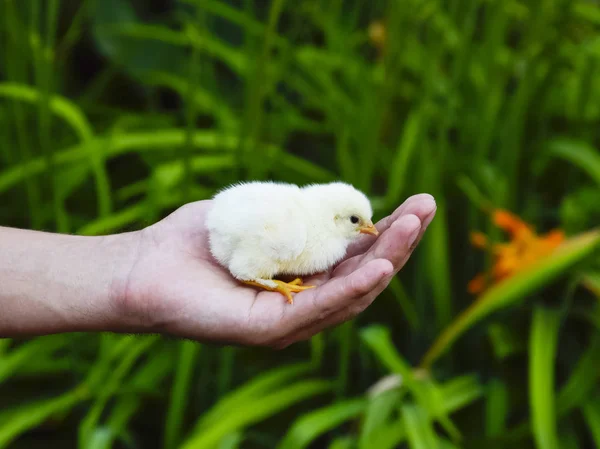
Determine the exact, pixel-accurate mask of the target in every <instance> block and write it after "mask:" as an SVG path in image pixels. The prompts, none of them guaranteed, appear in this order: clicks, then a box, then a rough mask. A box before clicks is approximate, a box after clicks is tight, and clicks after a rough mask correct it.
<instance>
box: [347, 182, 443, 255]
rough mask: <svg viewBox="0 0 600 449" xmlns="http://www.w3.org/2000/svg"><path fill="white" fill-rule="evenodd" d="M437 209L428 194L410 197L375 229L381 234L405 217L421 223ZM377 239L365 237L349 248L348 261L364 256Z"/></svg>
mask: <svg viewBox="0 0 600 449" xmlns="http://www.w3.org/2000/svg"><path fill="white" fill-rule="evenodd" d="M434 208H435V199H434V198H433V196H431V195H429V194H428V193H419V194H417V195H413V196H411V197H409V198H408V199H407V200H406V201H404V203H402V204H401V205H400V206H398V207H397V208H396V210H395V211H394V212H393V213H392V214H391V215H388V216H387V217H385V218H382V219H381V220H379V221H378V222H377V224H376V225H375V227H376V228H377V230H378V231H379V233H380V234H382V233H383V232H385V231H386V230H388V229H389V227H390V226H391V225H392V224H393V223H394V222H395V221H396V220H397V219H398V218H400V217H402V216H404V215H416V216H417V218H418V219H419V220H421V222H424V221H425V219H426V218H427V217H428V216H429V215H430V214H431V212H432V210H433V209H434ZM376 240H377V239H374V238H373V237H372V236H363V237H361V238H360V239H359V240H358V241H357V242H356V243H353V244H352V245H350V246H349V247H348V251H347V253H346V259H349V258H350V257H354V256H356V255H358V254H363V253H364V252H366V251H368V250H369V248H371V246H373V244H374V243H375V241H376Z"/></svg>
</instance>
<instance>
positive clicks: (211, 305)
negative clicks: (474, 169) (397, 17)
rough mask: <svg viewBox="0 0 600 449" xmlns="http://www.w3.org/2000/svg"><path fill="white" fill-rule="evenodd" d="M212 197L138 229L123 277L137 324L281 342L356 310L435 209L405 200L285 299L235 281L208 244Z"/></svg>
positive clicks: (204, 337) (196, 335) (405, 254)
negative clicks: (133, 257)
mask: <svg viewBox="0 0 600 449" xmlns="http://www.w3.org/2000/svg"><path fill="white" fill-rule="evenodd" d="M210 206H211V201H199V202H195V203H189V204H187V205H185V206H183V207H181V208H179V209H178V210H176V211H175V212H173V213H172V214H171V215H169V216H168V217H166V218H165V219H163V220H162V221H159V222H158V223H156V224H154V225H152V226H149V227H148V228H145V229H144V230H143V231H142V232H141V234H140V244H139V249H138V255H137V257H136V260H135V263H134V265H133V267H132V270H131V273H130V275H129V280H128V288H127V292H126V298H124V301H125V303H126V304H127V310H128V311H129V312H130V313H131V314H132V315H133V316H136V317H137V319H138V322H139V323H141V326H142V327H143V328H144V330H149V331H152V332H161V333H167V334H172V335H176V336H179V337H184V338H191V339H194V340H201V341H218V342H225V343H235V344H247V345H264V346H271V347H276V348H282V347H285V346H287V345H289V344H291V343H293V342H295V341H298V340H304V339H307V338H309V337H311V336H312V335H314V334H316V333H317V332H319V331H321V330H323V329H324V328H326V327H331V326H335V325H337V324H339V323H341V322H343V321H346V320H348V319H350V318H352V317H354V316H356V315H357V314H358V313H360V312H361V311H363V310H364V309H365V308H366V307H367V306H368V305H369V304H371V302H372V301H373V300H374V299H375V298H376V297H377V296H378V295H379V294H380V293H381V292H382V291H383V290H384V289H385V287H386V286H387V285H388V283H389V281H390V279H391V278H392V276H394V275H395V274H396V273H397V272H398V271H399V270H400V269H401V268H402V267H403V266H404V264H405V263H406V261H407V260H408V258H409V257H410V255H411V253H412V251H413V250H414V248H415V247H416V245H417V244H418V242H419V240H420V239H421V237H422V235H423V233H424V232H425V230H426V228H427V226H428V225H429V223H430V222H431V220H432V219H433V217H434V215H435V210H436V205H435V201H434V199H433V198H432V197H431V196H430V195H427V194H421V195H415V196H412V197H410V198H409V199H408V200H406V201H405V202H404V203H403V204H402V205H401V206H400V207H398V208H397V209H396V211H394V213H393V214H392V215H390V216H388V217H386V218H384V219H382V220H381V221H379V223H377V224H376V226H377V229H378V230H379V232H380V236H379V237H378V238H377V239H375V238H373V237H371V236H363V237H361V239H360V240H358V241H357V242H356V243H354V244H353V245H352V246H351V247H350V248H349V249H348V253H347V255H346V258H345V259H344V260H343V261H342V262H340V263H339V264H337V265H336V266H335V267H333V268H332V269H331V270H329V271H328V272H326V273H321V274H318V275H316V276H312V277H309V278H305V279H304V280H305V282H306V284H311V285H316V286H317V288H314V289H310V290H305V291H302V292H300V293H297V294H296V295H295V299H294V304H293V305H290V304H288V303H286V301H285V298H284V297H283V296H282V295H281V294H279V293H273V292H269V291H265V290H261V289H257V288H253V287H250V286H247V285H245V284H242V283H240V282H238V281H237V280H235V279H234V278H233V277H232V276H231V275H230V274H229V272H228V271H227V270H226V269H224V268H223V267H221V266H220V265H218V264H217V262H216V261H215V260H214V259H213V257H212V256H211V254H210V251H209V245H208V233H207V230H206V228H205V226H204V219H205V216H206V213H207V211H208V210H209V208H210Z"/></svg>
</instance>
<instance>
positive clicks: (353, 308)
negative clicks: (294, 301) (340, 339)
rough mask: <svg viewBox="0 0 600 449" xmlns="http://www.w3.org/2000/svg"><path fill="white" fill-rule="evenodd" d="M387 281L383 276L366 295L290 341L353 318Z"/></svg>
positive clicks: (377, 294) (388, 278)
mask: <svg viewBox="0 0 600 449" xmlns="http://www.w3.org/2000/svg"><path fill="white" fill-rule="evenodd" d="M389 282H390V277H389V276H387V277H384V278H383V279H382V280H381V281H379V283H378V284H377V285H376V286H375V288H373V289H372V290H371V291H369V292H368V293H367V294H366V295H363V296H362V297H360V298H355V299H354V301H353V302H352V304H351V305H349V306H348V307H346V308H343V309H341V310H339V311H338V312H336V313H333V314H332V315H330V316H329V317H327V318H326V319H324V320H321V321H318V322H317V323H315V324H314V325H313V326H311V327H308V328H306V329H303V330H301V331H300V332H298V333H297V334H296V335H294V336H293V340H292V341H290V343H293V342H296V341H302V340H307V339H309V338H310V337H312V336H313V335H315V334H318V333H319V332H322V331H323V330H325V329H328V328H332V327H335V326H338V325H340V324H342V323H344V322H346V321H348V320H351V319H353V318H355V317H356V316H357V315H359V314H360V313H361V312H363V311H364V310H365V309H366V308H367V307H369V306H370V305H371V304H372V303H373V301H374V300H375V298H377V297H378V296H379V295H380V294H381V292H382V291H383V290H385V288H386V287H387V286H388V284H389ZM288 344H289V343H288Z"/></svg>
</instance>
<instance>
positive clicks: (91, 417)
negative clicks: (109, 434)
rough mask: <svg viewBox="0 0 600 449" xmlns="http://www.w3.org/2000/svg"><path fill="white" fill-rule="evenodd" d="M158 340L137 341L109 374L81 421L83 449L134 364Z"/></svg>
mask: <svg viewBox="0 0 600 449" xmlns="http://www.w3.org/2000/svg"><path fill="white" fill-rule="evenodd" d="M157 339H158V338H157V337H155V336H152V337H146V338H142V339H138V340H137V341H135V342H134V343H133V344H132V345H131V347H130V349H129V350H128V351H127V352H126V353H125V355H124V356H123V357H122V359H121V360H120V361H119V363H118V365H117V366H116V367H115V368H114V369H113V370H112V371H111V372H110V373H109V376H108V378H107V379H104V382H103V385H102V388H101V389H100V391H99V392H98V395H97V397H96V400H95V401H94V404H93V405H92V407H91V409H90V411H89V412H88V413H87V415H86V416H85V418H84V419H83V420H82V421H81V424H80V427H79V443H80V446H81V447H82V448H83V447H86V442H87V441H89V440H90V438H91V435H92V434H93V432H94V431H95V429H96V424H97V423H98V421H99V420H100V417H101V415H102V412H103V410H104V408H105V407H106V404H107V402H108V400H109V399H110V398H111V397H112V396H113V395H114V394H116V393H117V391H118V389H119V388H120V387H121V385H122V384H123V382H124V378H125V376H126V375H127V374H128V373H129V371H130V370H131V368H132V366H133V364H134V363H135V362H136V361H137V360H138V359H139V358H140V357H141V356H142V355H143V354H144V353H145V352H146V351H148V350H149V349H150V347H151V346H152V345H153V344H154V343H155V342H156V341H157Z"/></svg>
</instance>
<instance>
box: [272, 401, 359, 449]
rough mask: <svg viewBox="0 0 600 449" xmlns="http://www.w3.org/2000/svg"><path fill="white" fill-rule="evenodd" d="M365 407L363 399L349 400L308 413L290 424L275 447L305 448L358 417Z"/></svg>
mask: <svg viewBox="0 0 600 449" xmlns="http://www.w3.org/2000/svg"><path fill="white" fill-rule="evenodd" d="M365 405H366V401H365V400H364V399H351V400H346V401H341V402H337V403H335V404H332V405H330V406H328V407H324V408H322V409H318V410H315V411H313V412H310V413H308V414H306V415H304V416H302V417H300V418H299V419H297V420H296V421H295V422H294V424H292V427H291V428H290V430H288V432H287V433H286V434H285V436H284V437H283V440H282V441H281V442H280V444H279V445H278V446H277V447H278V449H303V448H306V447H308V446H309V445H310V444H311V443H312V442H313V441H314V440H315V439H317V438H318V437H319V436H321V435H322V434H323V433H325V432H327V431H330V430H332V429H334V428H335V427H337V426H339V425H340V424H341V423H343V422H344V421H347V420H349V419H352V418H355V417H356V416H358V415H359V414H360V413H362V412H363V410H364V408H365Z"/></svg>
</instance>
